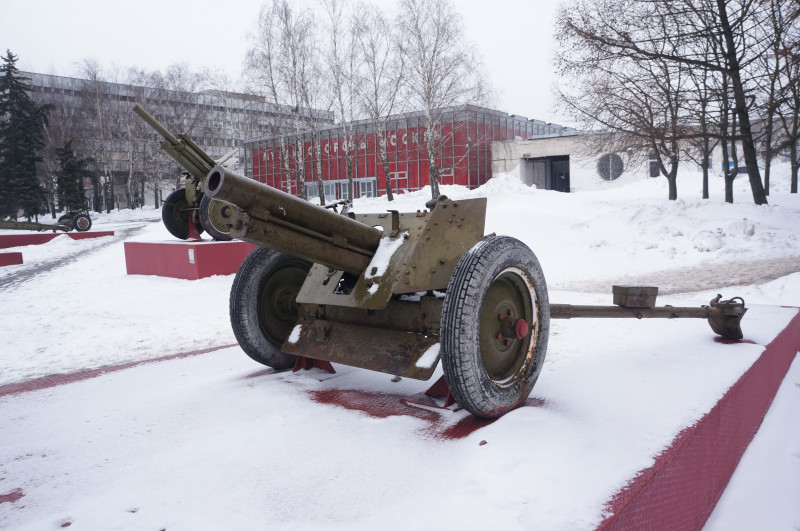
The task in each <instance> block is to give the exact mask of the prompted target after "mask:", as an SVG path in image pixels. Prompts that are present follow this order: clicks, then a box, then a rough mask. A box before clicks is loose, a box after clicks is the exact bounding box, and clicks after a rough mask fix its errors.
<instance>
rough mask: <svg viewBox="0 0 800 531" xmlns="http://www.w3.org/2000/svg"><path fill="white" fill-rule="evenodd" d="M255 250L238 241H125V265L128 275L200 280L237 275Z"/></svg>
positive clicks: (253, 246) (252, 246) (253, 247)
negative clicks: (216, 276)
mask: <svg viewBox="0 0 800 531" xmlns="http://www.w3.org/2000/svg"><path fill="white" fill-rule="evenodd" d="M255 247H256V246H255V245H252V244H250V243H246V242H239V241H234V242H214V241H175V242H125V263H126V266H127V269H128V274H129V275H156V276H160V277H172V278H184V279H187V280H197V279H198V278H205V277H210V276H212V275H232V274H234V273H236V271H238V269H239V266H240V265H241V264H242V260H244V259H245V257H246V256H247V255H248V254H250V251H252V250H253V249H255Z"/></svg>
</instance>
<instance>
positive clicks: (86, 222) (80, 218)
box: [72, 214, 92, 232]
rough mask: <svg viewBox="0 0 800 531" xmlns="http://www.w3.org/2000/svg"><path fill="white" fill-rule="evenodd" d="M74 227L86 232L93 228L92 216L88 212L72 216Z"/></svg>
mask: <svg viewBox="0 0 800 531" xmlns="http://www.w3.org/2000/svg"><path fill="white" fill-rule="evenodd" d="M72 228H74V229H75V230H76V231H78V232H86V231H87V230H89V229H91V228H92V218H90V217H89V216H87V215H86V214H78V215H76V216H75V217H74V218H72Z"/></svg>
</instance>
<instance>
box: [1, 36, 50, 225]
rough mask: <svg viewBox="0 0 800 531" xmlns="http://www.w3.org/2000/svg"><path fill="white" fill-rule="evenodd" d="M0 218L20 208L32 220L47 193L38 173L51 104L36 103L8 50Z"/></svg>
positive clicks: (3, 77) (3, 83) (3, 92)
mask: <svg viewBox="0 0 800 531" xmlns="http://www.w3.org/2000/svg"><path fill="white" fill-rule="evenodd" d="M0 59H2V61H3V62H2V64H0V218H3V217H7V216H11V217H13V218H16V217H17V212H18V211H19V210H20V209H21V210H22V211H23V213H24V215H25V216H26V217H27V218H28V219H30V218H31V217H32V216H35V215H36V214H37V213H38V212H39V209H40V207H41V205H42V203H43V202H44V199H45V193H44V189H43V188H42V185H41V183H40V182H39V179H38V177H37V175H36V164H37V163H38V162H40V161H41V157H40V156H39V154H38V152H39V150H40V149H41V148H42V147H43V146H44V126H45V125H46V124H47V116H48V113H49V112H50V105H37V104H36V102H34V101H33V100H32V99H31V98H30V96H29V95H28V91H30V90H31V89H30V87H29V86H28V85H26V84H25V82H26V81H27V78H24V77H20V76H19V70H18V69H17V67H16V62H17V56H15V55H14V54H12V53H11V51H10V50H7V51H6V56H5V57H2V58H0Z"/></svg>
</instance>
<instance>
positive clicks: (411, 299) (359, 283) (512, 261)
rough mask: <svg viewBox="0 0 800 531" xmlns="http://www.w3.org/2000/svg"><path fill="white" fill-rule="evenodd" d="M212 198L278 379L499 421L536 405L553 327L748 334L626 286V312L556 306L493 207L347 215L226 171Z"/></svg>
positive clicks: (731, 317) (446, 205) (731, 315)
mask: <svg viewBox="0 0 800 531" xmlns="http://www.w3.org/2000/svg"><path fill="white" fill-rule="evenodd" d="M204 190H205V195H206V196H208V197H210V198H211V199H212V200H215V201H222V202H224V203H225V204H230V205H235V207H234V213H233V215H232V217H231V218H230V222H229V234H230V236H231V237H233V238H236V239H240V240H244V241H247V242H250V243H253V244H256V245H258V246H259V247H258V248H256V249H255V250H254V251H252V253H251V254H250V255H249V256H248V257H247V258H246V259H245V260H244V262H243V263H242V265H241V267H240V269H239V271H238V273H237V274H236V277H235V278H234V281H233V286H232V288H231V294H230V317H231V324H232V327H233V331H234V334H235V336H236V338H237V340H238V342H239V344H240V345H241V347H242V349H243V350H244V352H245V353H246V354H247V355H248V356H250V357H251V358H252V359H254V360H255V361H257V362H259V363H262V364H264V365H268V366H270V367H273V368H275V369H288V368H291V367H292V366H294V365H295V363H296V362H297V361H298V359H300V360H302V359H312V360H322V361H328V362H335V363H342V364H345V365H350V366H355V367H360V368H365V369H371V370H375V371H382V372H386V373H389V374H394V375H399V376H405V377H409V378H415V379H420V380H427V379H429V378H430V377H431V376H432V375H433V373H434V370H435V368H436V367H437V365H438V363H439V360H441V362H442V369H443V372H444V379H445V381H446V384H447V387H448V388H449V390H450V392H451V393H452V397H453V398H454V399H455V400H456V401H457V402H458V403H459V404H460V405H461V406H462V407H463V408H465V409H466V410H468V411H469V412H471V413H472V414H474V415H477V416H480V417H496V416H499V415H502V414H503V413H505V412H507V411H509V410H511V409H513V408H515V407H517V406H519V405H520V404H522V403H523V402H524V401H525V400H526V399H527V397H528V396H529V394H530V392H531V390H532V389H533V386H534V384H535V383H536V380H537V378H538V377H539V374H540V372H541V370H542V366H543V363H544V359H545V353H546V351H547V342H548V335H549V328H550V319H551V318H575V317H636V318H644V317H670V318H678V317H702V318H706V319H708V320H709V322H710V323H711V325H712V328H713V329H714V331H715V332H716V333H718V334H720V335H722V336H723V337H726V338H729V339H740V338H741V337H742V333H741V329H740V328H739V322H740V320H741V317H742V315H743V314H744V312H745V311H746V310H745V308H744V301H741V299H739V300H731V301H722V300H721V298H718V299H715V300H714V301H712V303H711V305H710V306H704V307H701V308H677V307H670V306H668V307H665V308H655V307H654V302H655V293H654V291H653V288H639V287H627V288H615V290H614V292H615V293H614V296H615V302H616V303H617V306H615V307H589V306H571V305H551V304H550V301H549V299H548V293H547V285H546V283H545V278H544V274H543V273H542V269H541V267H540V265H539V262H538V260H537V258H536V256H535V255H534V253H533V252H532V251H531V250H530V249H529V248H528V247H527V246H526V245H525V244H524V243H522V242H521V241H519V240H517V239H514V238H511V237H508V236H497V235H494V234H492V235H488V236H485V235H484V221H485V217H486V199H485V198H479V199H466V200H450V199H448V198H446V197H444V196H441V197H439V198H438V199H437V200H436V201H431V202H429V203H428V204H427V205H426V207H427V208H426V209H424V210H418V211H416V212H408V213H401V212H398V211H395V210H389V211H387V212H385V213H377V214H354V213H352V212H351V213H345V214H342V213H336V212H333V211H331V210H327V209H325V208H322V207H319V206H316V205H313V204H311V203H309V202H307V201H304V200H302V199H300V198H297V197H295V196H292V195H290V194H287V193H284V192H282V191H280V190H277V189H275V188H272V187H270V186H267V185H265V184H262V183H259V182H257V181H255V180H252V179H249V178H246V177H243V176H241V175H237V174H235V173H233V172H231V171H230V170H228V169H226V168H224V167H221V166H217V167H214V168H212V169H211V171H210V172H209V173H208V175H207V176H206V178H205V182H204Z"/></svg>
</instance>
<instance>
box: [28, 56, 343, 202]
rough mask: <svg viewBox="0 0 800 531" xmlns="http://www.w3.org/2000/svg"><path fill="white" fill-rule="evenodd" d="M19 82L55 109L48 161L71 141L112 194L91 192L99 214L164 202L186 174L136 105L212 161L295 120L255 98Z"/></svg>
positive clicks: (39, 77)
mask: <svg viewBox="0 0 800 531" xmlns="http://www.w3.org/2000/svg"><path fill="white" fill-rule="evenodd" d="M20 76H21V77H24V78H28V79H29V81H28V82H27V83H28V85H29V86H31V88H32V89H33V93H32V97H33V98H34V99H35V100H36V101H37V103H40V104H45V103H46V104H51V105H53V109H52V111H51V113H50V124H49V127H48V138H49V144H51V145H50V146H49V148H50V149H49V151H50V152H51V153H50V158H51V159H52V157H53V154H52V153H53V152H54V149H55V148H58V147H61V146H62V145H63V143H64V141H65V140H67V139H72V140H73V145H74V146H75V149H76V152H78V154H79V156H81V157H89V158H91V159H92V161H93V164H94V166H95V167H94V170H95V171H96V173H98V175H99V178H100V181H101V182H102V183H104V185H106V186H108V188H110V189H112V191H111V192H110V194H98V193H97V191H96V190H94V191H87V195H88V196H89V198H90V200H92V201H93V202H94V203H95V204H94V206H95V208H98V209H99V208H105V207H106V206H107V205H106V202H107V201H109V200H111V201H113V203H114V204H113V205H112V206H114V207H117V208H119V207H122V208H125V207H133V206H137V205H139V204H140V202H141V201H145V202H147V203H150V204H152V203H153V199H151V197H160V194H162V193H163V195H166V194H168V193H169V192H170V191H172V190H174V189H175V188H176V186H177V184H176V183H177V182H178V178H179V175H180V167H179V166H178V165H177V164H176V163H175V162H173V161H172V160H171V159H169V158H168V157H167V156H166V155H165V154H164V153H162V152H161V150H160V148H159V144H158V143H159V142H160V141H161V140H162V139H161V138H160V137H159V136H158V135H157V134H156V133H155V132H154V131H152V130H151V129H150V128H149V127H148V126H147V125H146V124H144V123H143V122H142V121H141V120H140V119H139V118H138V117H137V116H136V115H135V114H134V113H133V112H131V108H132V106H133V105H134V103H138V104H140V105H142V106H143V107H145V108H146V109H147V110H148V111H149V112H150V114H152V115H153V116H154V117H155V118H156V119H157V120H159V121H161V122H162V123H163V124H164V125H165V126H166V127H167V129H168V130H170V131H171V132H173V133H188V134H189V135H190V136H191V137H192V139H193V140H194V141H195V142H196V143H197V144H198V145H200V146H201V147H202V148H203V149H204V150H205V151H206V152H208V153H209V154H210V155H211V156H212V157H214V158H219V157H221V156H223V155H225V154H228V153H230V152H231V151H235V152H236V154H237V155H238V158H239V160H242V155H243V151H244V145H245V142H247V141H248V139H250V138H255V137H261V136H265V135H272V134H274V127H275V124H276V123H277V122H280V121H284V120H285V119H287V118H288V117H289V116H290V115H291V110H290V109H289V108H288V107H283V106H280V107H278V106H275V105H272V104H270V103H267V102H266V100H265V99H264V98H261V97H259V96H254V95H250V94H240V93H234V92H225V91H210V90H209V91H203V92H200V93H192V92H183V91H178V90H167V89H159V88H153V87H144V86H138V85H131V84H123V83H111V82H106V81H94V80H88V79H79V78H72V77H62V76H54V75H48V74H38V73H33V72H20ZM317 114H319V113H317ZM322 116H323V118H322V121H323V123H326V124H332V123H333V116H332V114H330V113H325V114H323V115H322ZM45 158H46V159H47V158H48V157H47V154H45ZM48 165H49V166H50V168H49V169H48V168H47V166H48ZM53 165H54V161H53V160H49V161H48V160H46V161H45V166H46V168H45V171H46V172H47V171H51V172H52V171H53ZM150 194H152V196H151V195H150ZM109 195H110V196H111V197H110V198H109V197H108V196H109ZM98 201H100V202H101V203H102V204H101V205H98V204H97V202H98Z"/></svg>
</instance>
